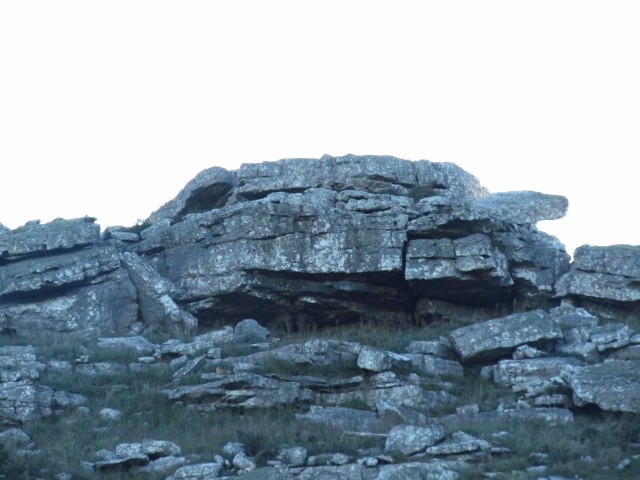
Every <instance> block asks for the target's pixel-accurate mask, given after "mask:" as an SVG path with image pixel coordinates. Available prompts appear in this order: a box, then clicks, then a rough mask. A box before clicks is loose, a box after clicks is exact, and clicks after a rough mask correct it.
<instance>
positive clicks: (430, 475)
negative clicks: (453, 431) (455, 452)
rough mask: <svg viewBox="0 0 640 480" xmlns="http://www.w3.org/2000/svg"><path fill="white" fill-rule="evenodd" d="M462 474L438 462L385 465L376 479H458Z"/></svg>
mask: <svg viewBox="0 0 640 480" xmlns="http://www.w3.org/2000/svg"><path fill="white" fill-rule="evenodd" d="M459 477H460V475H459V474H458V473H457V472H456V471H454V470H450V469H449V468H447V466H446V465H443V464H441V463H437V462H424V463H423V462H408V463H401V464H399V465H384V466H383V467H382V468H381V469H380V473H379V474H378V476H377V477H375V480H457V479H458V478H459Z"/></svg>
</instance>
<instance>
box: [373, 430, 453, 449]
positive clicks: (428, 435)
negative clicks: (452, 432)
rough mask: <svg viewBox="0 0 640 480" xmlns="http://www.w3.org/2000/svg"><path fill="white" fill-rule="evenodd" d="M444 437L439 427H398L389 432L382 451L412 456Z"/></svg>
mask: <svg viewBox="0 0 640 480" xmlns="http://www.w3.org/2000/svg"><path fill="white" fill-rule="evenodd" d="M445 436H446V434H445V432H444V429H443V428H442V427H439V426H433V427H415V426H412V425H398V426H396V427H394V428H393V429H392V430H391V432H389V436H388V437H387V441H386V444H385V447H384V450H385V452H399V453H401V454H402V455H412V454H415V453H419V452H422V451H425V450H426V449H427V448H428V447H430V446H432V445H434V444H435V443H437V442H439V441H440V440H442V439H443V438H445Z"/></svg>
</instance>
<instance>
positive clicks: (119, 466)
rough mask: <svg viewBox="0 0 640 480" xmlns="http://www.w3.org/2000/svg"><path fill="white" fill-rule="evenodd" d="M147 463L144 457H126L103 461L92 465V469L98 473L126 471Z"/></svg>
mask: <svg viewBox="0 0 640 480" xmlns="http://www.w3.org/2000/svg"><path fill="white" fill-rule="evenodd" d="M147 463H149V457H147V456H146V455H133V456H128V457H121V458H115V459H113V460H104V461H102V462H96V463H94V464H93V469H94V470H95V471H96V472H100V473H109V472H119V471H127V470H130V469H132V468H135V467H142V466H144V465H146V464H147Z"/></svg>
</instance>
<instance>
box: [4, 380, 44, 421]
mask: <svg viewBox="0 0 640 480" xmlns="http://www.w3.org/2000/svg"><path fill="white" fill-rule="evenodd" d="M53 395H54V391H53V389H52V388H50V387H44V386H41V385H38V384H35V383H33V382H31V381H29V380H21V381H19V382H4V383H0V422H2V423H5V424H9V425H11V424H16V423H24V422H26V421H30V420H38V419H40V418H42V417H47V416H49V415H51V414H52V413H53Z"/></svg>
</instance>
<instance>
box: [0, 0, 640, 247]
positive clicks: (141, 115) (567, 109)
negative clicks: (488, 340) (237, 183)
mask: <svg viewBox="0 0 640 480" xmlns="http://www.w3.org/2000/svg"><path fill="white" fill-rule="evenodd" d="M639 25H640V2H637V1H616V0H612V1H597V2H594V1H589V0H581V1H562V0H554V1H544V0H542V1H540V0H539V1H535V2H532V1H517V0H509V1H477V0H475V1H468V2H465V1H453V0H452V1H428V0H422V1H403V0H393V1H384V2H382V1H375V0H367V1H356V0H341V1H333V0H323V1H304V0H295V1H278V0H270V1H264V0H260V1H243V0H234V1H213V0H208V1H197V0H194V1H172V2H167V1H162V0H153V1H136V0H126V1H119V0H110V1H92V0H81V1H65V0H57V1H36V0H34V1H8V0H7V1H2V2H0V175H1V176H0V222H2V223H3V224H5V225H6V226H8V227H11V228H15V227H17V226H19V225H22V224H23V223H25V222H26V221H28V220H32V219H41V220H42V221H48V220H51V219H52V218H55V217H66V218H73V217H80V216H83V215H85V214H87V215H92V216H96V217H98V222H99V223H100V224H101V225H102V226H103V227H105V226H108V225H117V224H120V225H132V224H134V223H135V222H136V220H137V219H139V218H146V217H147V216H148V215H149V213H151V211H153V210H155V209H156V208H158V207H159V206H160V205H162V204H163V203H165V202H166V201H168V200H170V199H171V198H173V197H174V196H175V194H176V193H177V192H178V191H179V190H180V189H181V188H182V187H183V186H184V184H185V183H186V182H187V181H189V180H190V179H191V178H192V177H193V176H195V175H196V174H197V173H198V172H199V171H200V170H202V169H204V168H207V167H210V166H214V165H219V166H224V167H226V168H230V169H235V168H237V167H238V166H239V165H240V164H241V163H243V162H258V161H266V160H277V159H279V158H285V157H320V156H321V155H322V154H324V153H328V154H331V155H343V154H346V153H354V154H389V155H395V156H398V157H401V158H407V159H412V160H418V159H428V160H432V161H441V162H444V161H447V162H455V163H457V164H458V165H460V166H461V167H463V168H465V169H466V170H468V171H470V172H471V173H473V174H474V175H476V176H477V177H478V178H479V179H480V181H481V182H482V183H483V184H484V185H485V186H486V187H488V188H489V189H490V190H491V191H504V190H524V189H526V190H538V191H542V192H546V193H556V194H563V195H565V196H567V197H568V198H569V202H570V207H569V214H568V215H567V216H566V218H565V219H563V220H560V221H555V222H544V223H542V224H540V227H541V228H542V229H543V230H545V231H548V232H549V233H553V234H554V235H557V236H558V237H559V238H560V239H561V240H562V241H563V242H564V243H565V244H566V245H567V248H568V249H569V251H570V252H572V251H573V249H574V248H575V247H576V246H578V245H581V244H583V243H590V244H592V245H598V244H599V245H606V244H615V243H631V244H640V225H639V222H638V213H637V209H638V207H639V205H638V199H639V197H640V194H639V190H638V183H639V182H640V178H639V176H638V174H637V171H638V168H637V167H638V165H639V161H640V27H639Z"/></svg>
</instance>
